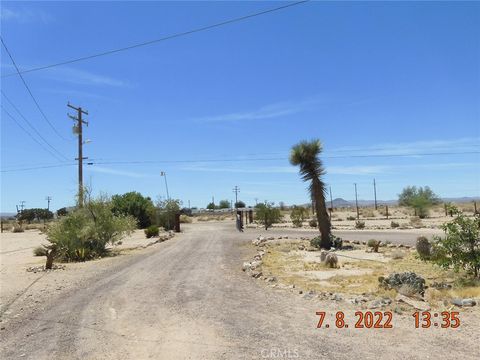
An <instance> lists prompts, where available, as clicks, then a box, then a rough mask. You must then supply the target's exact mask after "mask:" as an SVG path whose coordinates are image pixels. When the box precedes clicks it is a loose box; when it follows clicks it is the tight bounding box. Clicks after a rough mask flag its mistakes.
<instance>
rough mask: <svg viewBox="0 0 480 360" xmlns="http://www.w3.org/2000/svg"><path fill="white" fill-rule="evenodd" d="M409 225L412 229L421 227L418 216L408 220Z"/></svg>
mask: <svg viewBox="0 0 480 360" xmlns="http://www.w3.org/2000/svg"><path fill="white" fill-rule="evenodd" d="M410 225H412V226H413V227H414V228H416V229H418V228H421V227H422V226H423V223H422V220H421V219H420V217H418V216H412V217H411V218H410Z"/></svg>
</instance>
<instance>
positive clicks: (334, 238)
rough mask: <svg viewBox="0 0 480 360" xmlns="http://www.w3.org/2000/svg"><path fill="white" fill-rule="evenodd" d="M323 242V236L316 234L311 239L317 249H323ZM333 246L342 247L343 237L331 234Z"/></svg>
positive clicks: (331, 244) (312, 244)
mask: <svg viewBox="0 0 480 360" xmlns="http://www.w3.org/2000/svg"><path fill="white" fill-rule="evenodd" d="M321 242H322V238H321V237H320V236H316V237H314V238H313V239H311V240H310V245H311V246H313V247H315V248H317V249H321V248H322V245H321ZM332 246H333V247H334V248H335V249H341V248H342V246H343V240H342V238H340V237H338V236H335V235H333V234H330V247H332ZM330 247H329V248H330Z"/></svg>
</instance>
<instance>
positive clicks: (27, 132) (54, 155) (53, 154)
mask: <svg viewBox="0 0 480 360" xmlns="http://www.w3.org/2000/svg"><path fill="white" fill-rule="evenodd" d="M1 108H2V110H3V111H5V113H6V114H7V116H8V117H9V118H10V119H12V120H13V121H15V123H16V124H17V125H18V126H19V127H20V129H22V130H23V131H24V132H25V133H26V134H27V135H28V136H30V137H31V138H32V140H33V141H35V142H36V143H37V144H38V145H40V146H41V147H42V149H43V150H45V151H47V152H48V153H49V154H50V155H52V156H53V157H55V158H56V159H57V160H59V161H62V159H61V158H60V157H59V156H58V155H57V154H55V153H54V152H52V151H50V149H48V148H47V147H45V146H44V145H43V144H42V143H41V142H40V141H38V140H37V139H36V138H35V137H34V136H33V135H32V134H31V133H30V132H29V131H28V130H27V129H25V128H24V127H23V126H22V124H20V123H19V122H18V121H17V119H15V118H14V117H13V116H12V115H11V114H10V113H9V112H8V111H7V110H6V109H5V108H4V107H3V105H1ZM44 141H45V140H44ZM47 144H48V142H47ZM48 145H49V146H51V145H50V144H48ZM53 149H54V150H55V148H53ZM62 157H63V158H65V160H68V159H67V158H66V157H64V156H63V155H62Z"/></svg>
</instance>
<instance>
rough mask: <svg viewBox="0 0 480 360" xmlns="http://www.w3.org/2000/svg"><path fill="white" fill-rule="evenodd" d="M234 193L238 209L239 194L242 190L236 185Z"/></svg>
mask: <svg viewBox="0 0 480 360" xmlns="http://www.w3.org/2000/svg"><path fill="white" fill-rule="evenodd" d="M233 192H234V193H235V208H236V207H237V203H238V193H239V192H240V188H239V187H238V186H237V185H235V187H234V188H233ZM255 201H256V200H255Z"/></svg>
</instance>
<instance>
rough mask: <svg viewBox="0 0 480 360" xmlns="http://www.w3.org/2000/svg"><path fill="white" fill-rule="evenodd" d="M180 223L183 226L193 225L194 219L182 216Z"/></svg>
mask: <svg viewBox="0 0 480 360" xmlns="http://www.w3.org/2000/svg"><path fill="white" fill-rule="evenodd" d="M180 223H181V224H191V223H192V218H191V217H190V216H187V215H183V214H182V215H180Z"/></svg>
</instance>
